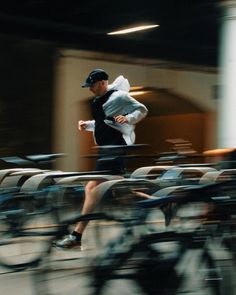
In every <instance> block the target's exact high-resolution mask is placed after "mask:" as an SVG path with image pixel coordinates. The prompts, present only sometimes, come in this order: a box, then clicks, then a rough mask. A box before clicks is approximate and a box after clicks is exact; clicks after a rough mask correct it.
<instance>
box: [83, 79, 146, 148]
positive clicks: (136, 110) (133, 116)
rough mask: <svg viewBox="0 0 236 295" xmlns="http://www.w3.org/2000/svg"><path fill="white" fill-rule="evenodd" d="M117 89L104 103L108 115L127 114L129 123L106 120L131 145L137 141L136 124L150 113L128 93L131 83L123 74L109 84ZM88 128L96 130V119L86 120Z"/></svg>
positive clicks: (111, 87) (109, 88) (110, 87)
mask: <svg viewBox="0 0 236 295" xmlns="http://www.w3.org/2000/svg"><path fill="white" fill-rule="evenodd" d="M111 89H115V90H117V91H115V92H113V93H112V94H111V95H110V97H109V99H108V100H107V101H106V102H105V103H104V104H103V110H104V113H105V115H106V117H114V116H118V115H125V116H126V118H127V120H128V123H125V124H120V123H117V122H113V121H110V120H104V122H105V123H106V124H107V125H109V126H110V127H112V128H115V129H117V130H119V131H120V132H121V133H122V135H123V138H124V140H125V142H126V143H127V144H128V145H130V144H133V143H134V142H135V132H134V129H135V124H137V123H138V122H139V121H141V120H142V119H143V118H144V117H145V116H146V115H147V113H148V110H147V108H146V107H145V106H144V105H143V104H142V103H140V102H138V101H137V100H136V99H134V98H133V97H131V96H130V95H129V93H128V91H129V89H130V84H129V82H128V80H127V79H125V78H124V77H123V76H119V77H117V78H116V79H115V81H114V82H113V83H112V84H110V85H109V86H108V90H111ZM86 125H87V126H86V130H87V131H94V129H95V121H94V120H88V121H86Z"/></svg>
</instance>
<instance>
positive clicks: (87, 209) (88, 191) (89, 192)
mask: <svg viewBox="0 0 236 295" xmlns="http://www.w3.org/2000/svg"><path fill="white" fill-rule="evenodd" d="M102 182H103V181H97V180H91V181H89V182H88V183H87V185H86V186H85V197H84V205H83V208H82V212H81V215H84V214H89V213H92V212H93V210H94V208H95V206H96V203H97V196H96V193H95V192H94V189H95V187H97V186H98V185H99V184H100V183H102ZM87 224H88V221H80V222H78V223H77V225H76V227H75V229H74V231H75V232H77V233H79V234H81V235H82V233H83V232H84V230H85V228H86V226H87Z"/></svg>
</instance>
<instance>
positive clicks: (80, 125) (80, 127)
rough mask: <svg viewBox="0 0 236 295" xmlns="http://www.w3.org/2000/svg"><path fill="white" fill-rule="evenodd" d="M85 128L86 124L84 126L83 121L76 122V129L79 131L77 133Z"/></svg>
mask: <svg viewBox="0 0 236 295" xmlns="http://www.w3.org/2000/svg"><path fill="white" fill-rule="evenodd" d="M86 127H87V124H86V122H85V121H83V120H80V121H78V129H79V131H83V130H85V129H86Z"/></svg>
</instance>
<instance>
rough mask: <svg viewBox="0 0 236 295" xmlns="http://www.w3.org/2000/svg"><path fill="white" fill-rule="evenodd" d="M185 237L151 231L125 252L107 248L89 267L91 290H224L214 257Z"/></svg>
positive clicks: (214, 293)
mask: <svg viewBox="0 0 236 295" xmlns="http://www.w3.org/2000/svg"><path fill="white" fill-rule="evenodd" d="M189 239H191V238H190V237H189V236H183V235H178V234H175V233H162V234H151V235H148V236H144V237H143V238H142V239H141V240H140V241H139V242H138V243H136V244H134V245H132V247H131V248H130V249H129V250H128V251H126V252H116V253H114V252H110V253H109V251H108V253H107V256H106V257H105V259H104V258H103V259H102V260H99V265H98V266H97V267H95V268H94V270H93V280H92V281H93V286H94V290H93V292H92V293H91V294H93V295H95V294H96V295H108V294H120V293H121V292H122V293H123V294H143V295H144V294H146V295H155V294H160V295H170V294H191V295H220V294H225V292H224V291H223V290H225V289H224V287H225V286H224V287H223V285H222V278H223V280H224V279H225V278H224V277H222V275H223V274H222V272H219V266H218V265H217V263H216V261H215V260H214V259H213V258H212V256H211V255H210V253H208V252H207V251H205V250H204V249H202V247H200V248H198V249H192V248H189V242H190V240H189ZM224 281H225V280H224ZM119 287H120V288H121V289H119ZM222 291H223V292H222Z"/></svg>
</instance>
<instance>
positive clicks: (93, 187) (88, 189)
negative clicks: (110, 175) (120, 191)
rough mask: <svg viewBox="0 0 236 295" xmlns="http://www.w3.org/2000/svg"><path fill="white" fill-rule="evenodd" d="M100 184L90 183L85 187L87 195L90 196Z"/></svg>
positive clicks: (96, 182)
mask: <svg viewBox="0 0 236 295" xmlns="http://www.w3.org/2000/svg"><path fill="white" fill-rule="evenodd" d="M99 183H100V182H98V181H89V182H88V183H87V185H86V186H85V194H90V193H91V192H92V191H93V190H94V189H95V187H96V186H98V185H99Z"/></svg>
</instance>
